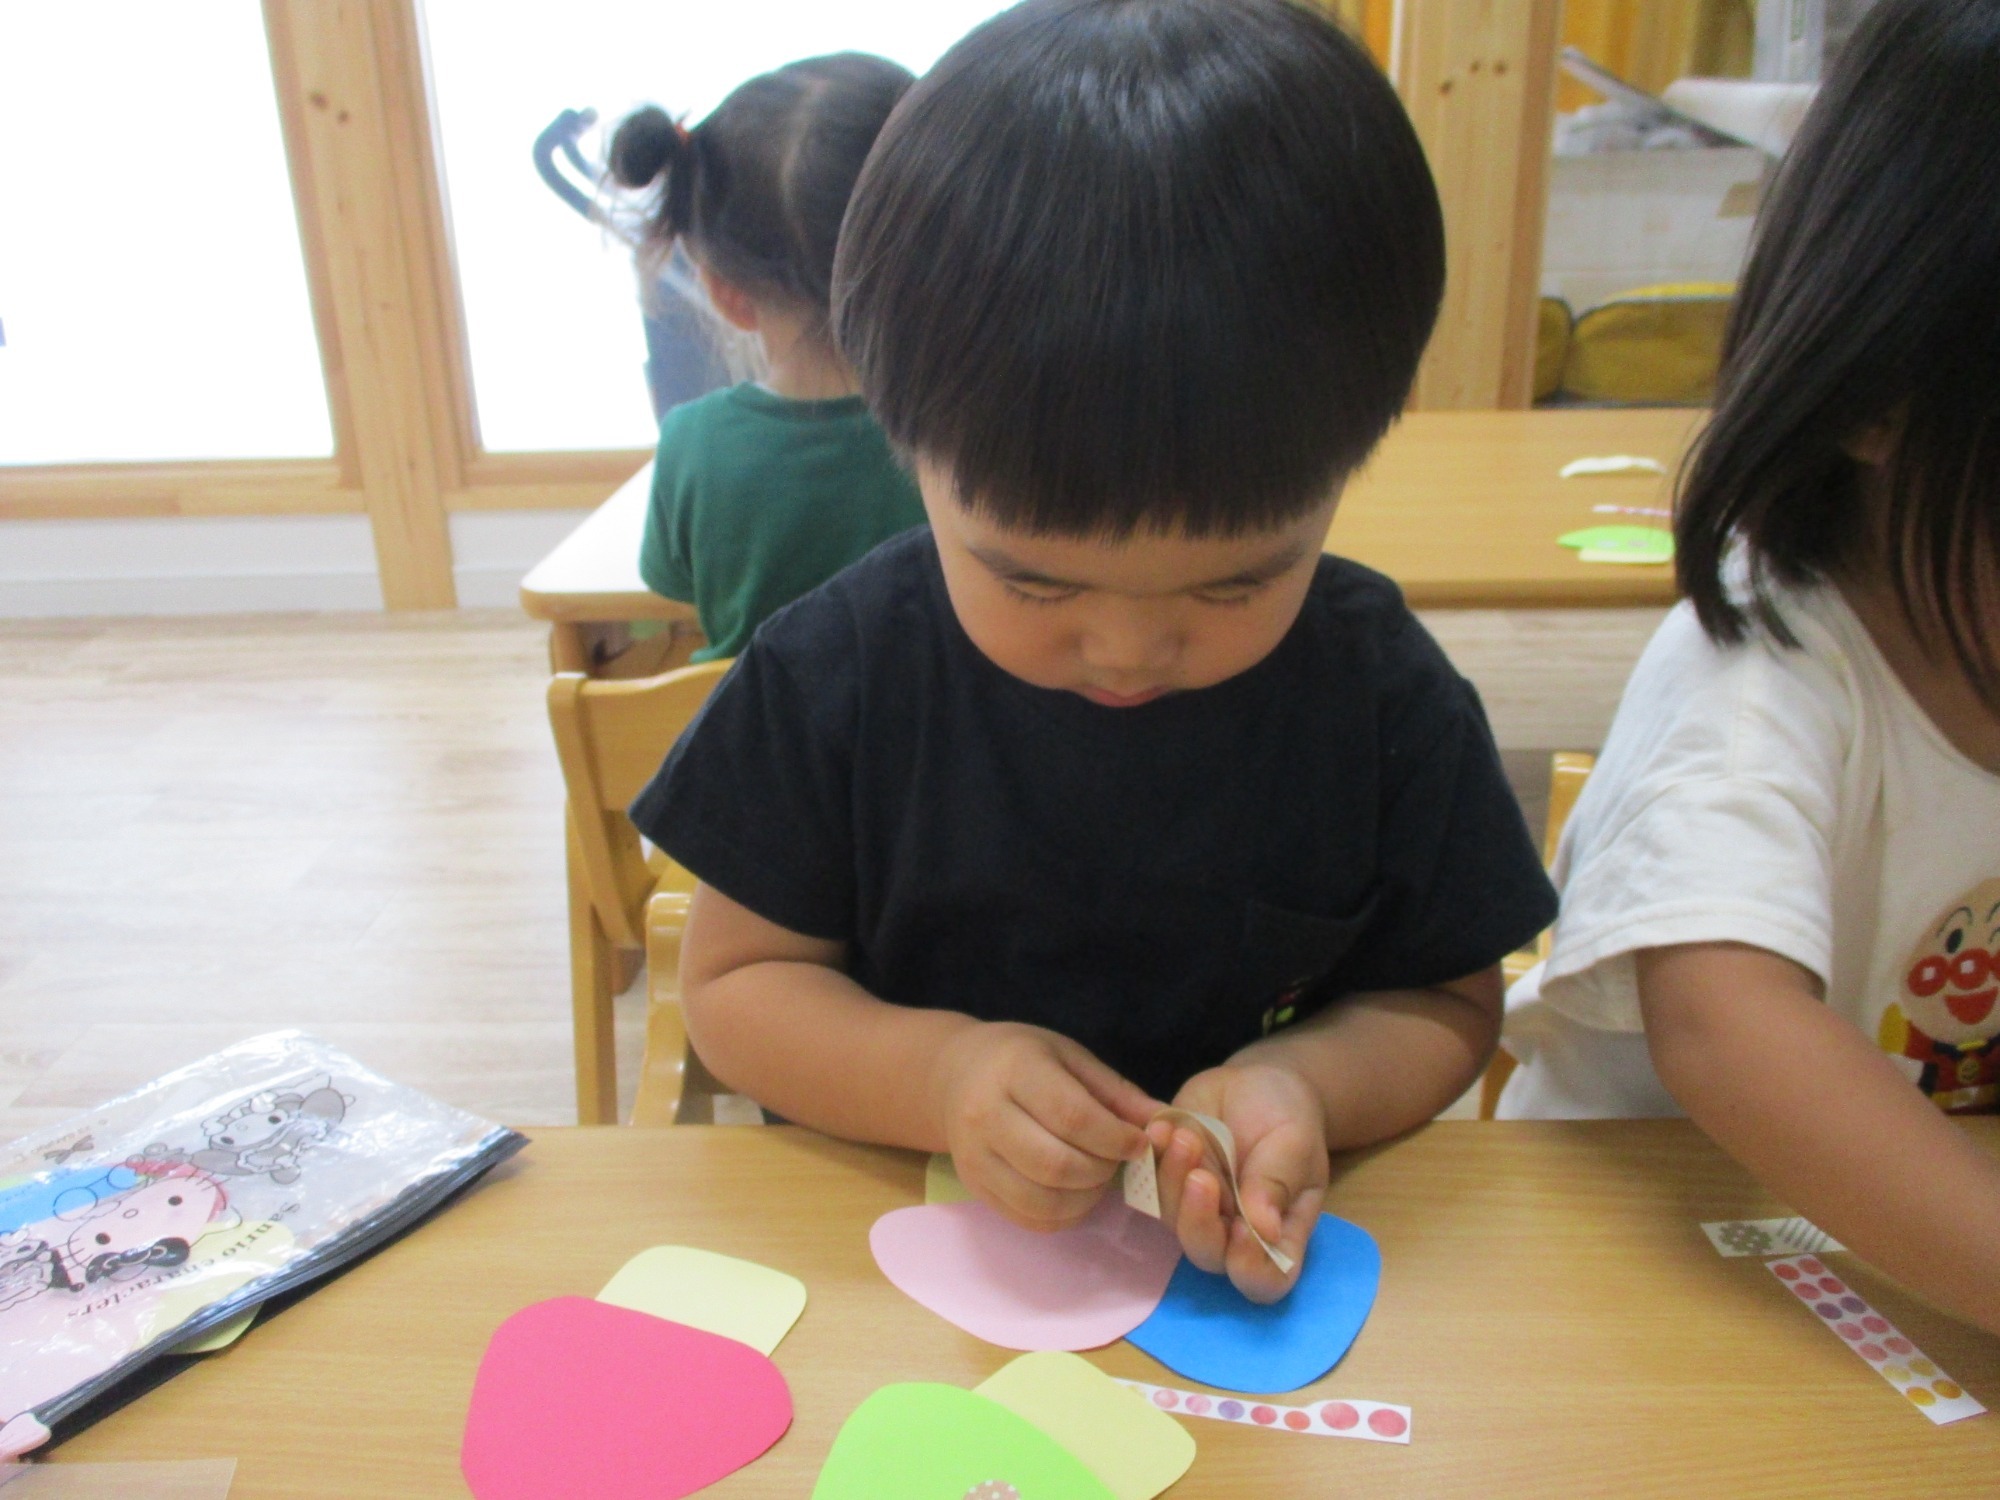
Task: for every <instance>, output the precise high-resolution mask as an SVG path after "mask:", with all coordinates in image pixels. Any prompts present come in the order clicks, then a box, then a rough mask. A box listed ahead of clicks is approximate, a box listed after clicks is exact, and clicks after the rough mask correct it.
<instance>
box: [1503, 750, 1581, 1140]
mask: <svg viewBox="0 0 2000 1500" xmlns="http://www.w3.org/2000/svg"><path fill="white" fill-rule="evenodd" d="M1596 764H1597V757H1596V756H1594V755H1586V754H1584V753H1583V752H1582V751H1578V750H1558V751H1556V753H1555V755H1554V756H1553V757H1551V759H1550V763H1549V816H1548V821H1547V822H1546V823H1545V824H1544V825H1543V827H1542V863H1543V865H1544V866H1547V865H1553V864H1554V863H1555V859H1556V845H1557V844H1559V843H1561V842H1562V831H1563V828H1564V827H1565V826H1566V825H1567V824H1568V822H1569V815H1570V813H1571V812H1573V811H1574V810H1575V808H1576V799H1577V797H1578V795H1579V794H1580V793H1581V792H1582V791H1583V784H1584V782H1585V781H1586V780H1588V779H1589V777H1590V768H1591V767H1592V766H1594V765H1596ZM1548 956H1549V933H1548V932H1546V931H1545V932H1543V933H1542V935H1541V936H1540V937H1538V938H1536V939H1535V946H1534V947H1532V948H1523V949H1522V950H1521V951H1520V952H1519V953H1510V954H1508V955H1507V956H1506V957H1505V958H1504V959H1502V960H1501V961H1500V973H1501V975H1502V977H1504V978H1505V979H1506V981H1507V983H1508V985H1509V986H1511V985H1512V984H1513V983H1514V981H1515V980H1517V979H1519V978H1520V977H1521V976H1522V975H1523V974H1525V973H1527V972H1528V970H1530V969H1532V968H1533V967H1534V966H1535V965H1536V964H1538V963H1540V962H1541V961H1542V960H1543V959H1545V958H1547V957H1548ZM1519 1066H1520V1063H1519V1060H1518V1059H1516V1058H1515V1056H1514V1055H1513V1053H1511V1052H1509V1051H1508V1050H1507V1049H1506V1048H1505V1047H1502V1048H1500V1050H1499V1051H1497V1052H1495V1053H1494V1054H1493V1061H1492V1062H1490V1063H1488V1064H1487V1065H1486V1076H1485V1077H1484V1078H1483V1079H1481V1080H1480V1084H1479V1118H1480V1119H1482V1120H1490V1119H1492V1118H1493V1115H1494V1112H1495V1110H1497V1109H1498V1108H1499V1106H1500V1091H1501V1090H1502V1089H1504V1088H1506V1087H1507V1080H1508V1079H1509V1078H1511V1077H1513V1076H1514V1069H1515V1068H1517V1067H1519Z"/></svg>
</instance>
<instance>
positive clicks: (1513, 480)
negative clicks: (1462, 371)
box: [521, 409, 1700, 671]
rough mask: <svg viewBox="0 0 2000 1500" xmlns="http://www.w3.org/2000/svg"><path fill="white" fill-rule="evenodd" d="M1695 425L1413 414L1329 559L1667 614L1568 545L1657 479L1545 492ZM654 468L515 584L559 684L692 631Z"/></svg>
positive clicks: (1471, 591) (1440, 583) (1455, 595)
mask: <svg viewBox="0 0 2000 1500" xmlns="http://www.w3.org/2000/svg"><path fill="white" fill-rule="evenodd" d="M1699 417H1700V413H1697V412H1692V411H1687V410H1680V409H1642V410H1604V411H1490V412H1412V413H1411V414H1410V415H1409V416H1407V417H1405V418H1404V419H1403V420H1402V422H1401V423H1400V424H1399V425H1398V426H1397V427H1396V429H1395V430H1394V431H1393V432H1391V433H1390V434H1389V437H1388V439H1387V441H1385V442H1384V443H1383V445H1382V448H1381V451H1380V452H1379V453H1377V454H1376V456H1375V459H1374V461H1373V462H1372V463H1370V464H1369V466H1368V468H1367V469H1366V470H1364V471H1363V472H1362V473H1361V474H1359V475H1358V476H1356V478H1355V480H1354V482H1353V483H1352V484H1351V485H1350V486H1349V488H1348V492H1347V496H1346V498H1345V499H1343V500H1342V502H1341V506H1340V513H1339V515H1338V516H1337V517H1336V518H1335V520H1334V523H1333V530H1332V532H1331V534H1330V535H1329V536H1328V538H1327V548H1328V550H1330V551H1333V552H1338V553H1341V554H1343V555H1344V556H1347V557H1352V558H1354V559H1356V560H1357V561H1360V562H1364V563H1367V564H1368V565H1369V566H1370V567H1372V568H1379V569H1381V570H1382V571H1383V572H1384V573H1387V574H1388V575H1389V576H1390V577H1392V578H1394V579H1395V580H1396V581H1397V582H1398V583H1400V584H1402V586H1403V592H1404V594H1405V595H1406V596H1407V597H1408V598H1409V601H1410V603H1411V604H1412V605H1414V606H1416V607H1417V608H1419V609H1424V608H1447V607H1473V608H1502V607H1512V608H1528V607H1537V606H1540V607H1547V606H1567V605H1620V604H1624V605H1645V604H1670V603H1672V602H1673V598H1674V584H1673V570H1672V568H1670V567H1668V566H1666V565H1665V564H1659V565H1642V566H1637V567H1634V566H1630V565H1617V564H1608V563H1585V562H1579V561H1578V560H1577V556H1576V553H1575V552H1574V551H1572V550H1571V549H1569V548H1567V547H1561V546H1558V545H1557V544H1556V538H1557V537H1558V536H1560V535H1562V534H1563V533H1564V532H1566V531H1574V530H1576V529H1577V528H1579V527H1583V526H1590V525H1603V524H1617V523H1622V522H1635V521H1644V520H1645V519H1646V518H1644V517H1637V516H1623V515H1598V514H1593V512H1592V509H1591V507H1592V506H1594V505H1618V506H1630V507H1659V508H1664V507H1665V506H1666V504H1667V499H1666V497H1667V495H1668V493H1669V489H1670V484H1669V481H1668V480H1666V479H1662V478H1658V477H1656V476H1643V475H1642V476H1638V477H1630V476H1616V477H1593V478H1581V479H1559V478H1557V477H1556V476H1557V473H1558V471H1560V470H1561V468H1562V467H1563V465H1564V464H1566V463H1568V462H1569V461H1570V460H1571V459H1573V458H1581V457H1583V456H1585V455H1587V454H1607V453H1631V454H1638V455H1643V456H1645V457H1649V458H1656V459H1658V460H1660V462H1661V463H1663V464H1665V465H1666V466H1667V467H1668V468H1669V469H1670V470H1671V469H1672V468H1673V466H1674V463H1675V461H1676V460H1677V458H1678V457H1679V454H1680V451H1681V448H1682V446H1683V444H1684V443H1685V441H1686V439H1687V436H1688V433H1689V432H1690V430H1691V429H1692V428H1693V426H1694V424H1695V422H1696V421H1697V420H1699ZM652 474H653V469H652V465H651V464H648V465H647V466H646V467H645V468H643V469H641V470H640V471H639V472H638V473H637V474H635V475H633V476H632V477H631V478H630V479H629V480H627V481H626V482H625V483H624V484H623V485H621V486H620V487H619V489H618V492H617V493H616V494H614V495H613V496H612V497H611V498H610V499H609V500H607V501H605V502H604V504H603V505H601V506H599V507H598V508H597V509H596V510H595V511H593V512H591V514H590V516H589V517H588V519H586V520H585V521H584V522H583V524H582V525H580V526H578V527H577V529H576V530H575V531H573V532H571V533H570V534H569V535H568V536H567V537H565V538H564V539H563V540H562V541H561V542H560V543H559V544H558V545H557V546H556V548H555V550H554V551H553V552H551V553H550V554H549V555H548V556H547V557H545V558H543V559H542V561H541V562H539V563H537V564H536V565H535V567H534V569H533V571H531V572H530V573H529V574H528V576H527V577H526V578H525V579H524V580H523V581H522V583H521V607H522V608H523V609H525V610H526V611H527V612H528V613H529V614H530V615H531V616H533V617H534V618H535V619H537V620H547V621H548V622H549V625H550V651H551V654H552V656H553V658H554V660H555V662H556V667H557V670H558V671H588V670H590V669H591V668H592V666H593V665H594V664H595V663H596V662H598V661H599V660H601V659H602V658H603V656H604V655H605V653H606V651H607V650H608V649H610V648H613V647H615V646H616V645H617V644H618V642H619V641H620V640H621V639H622V634H621V632H622V631H623V629H624V628H625V627H627V626H629V625H630V624H631V623H632V622H634V621H639V620H662V621H668V622H672V623H674V624H675V625H677V626H680V627H689V626H691V624H692V622H693V620H694V611H693V609H692V608H691V607H690V606H688V605H685V604H678V603H675V602H674V601H673V600H670V599H662V598H661V597H660V596H659V595H657V594H654V593H652V592H650V591H649V590H648V589H647V588H646V585H645V584H644V583H643V582H641V581H640V578H639V538H640V536H641V534H642V533H643V532H644V529H645V520H646V498H647V494H648V492H649V490H650V488H651V485H652Z"/></svg>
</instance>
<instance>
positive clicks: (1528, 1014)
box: [1501, 0, 2000, 1332]
mask: <svg viewBox="0 0 2000 1500" xmlns="http://www.w3.org/2000/svg"><path fill="white" fill-rule="evenodd" d="M1997 143H2000V0H1883V3H1882V4H1880V5H1878V6H1877V7H1876V8H1875V10H1874V11H1873V12H1871V14H1870V15H1869V17H1868V19H1867V21H1866V22H1865V23H1864V25H1863V27H1862V28H1861V30H1860V31H1859V32H1857V34H1856V35H1855V37H1854V39H1853V40H1852V42H1851V43H1850V44H1849V46H1848V48H1847V50H1846V51H1845V52H1844V53H1843V55H1842V57H1841V60H1840V62H1839V64H1838V66H1837V68H1836V69H1835V72H1834V75H1833V77H1832V78H1831V79H1830V80H1829V81H1828V83H1827V85H1826V87H1825V89H1824V90H1823V92H1822V94H1821V96H1820V98H1819V100H1818V102H1817V103H1816V104H1815V105H1814V107H1813V110H1812V112H1811V114H1810V115H1809V116H1808V118H1807V120H1806V123H1805V126H1804V128H1803V130H1802V131H1801V133H1800V135H1799V138H1798V140H1797V142H1796V144H1795V145H1794V146H1793V148H1792V153H1791V156H1790V158H1789V159H1788V160H1787V161H1786V163H1785V165H1784V167H1783V169H1782V171H1781V172H1780V174H1779V178H1778V181H1777V184H1776V186H1775V189H1774V191H1773V193H1772V196H1771V199H1770V202H1769V205H1768V206H1767V208H1766V209H1765V211H1764V217H1763V222H1762V224H1761V225H1760V227H1759V230H1758V235H1757V240H1756V244H1755V247H1754V249H1753V251H1752V254H1751V257H1750V263H1749V265H1748V267H1747V269H1746V271H1745V274H1744V278H1743V284H1742V288H1741V291H1740V293H1739V296H1738V299H1737V303H1736V309H1735V314H1734V317H1733V320H1732V323H1731V326H1730V330H1729V336H1728V341H1727V342H1728V347H1727V351H1726V354H1725V359H1724V367H1723V372H1722V380H1721V389H1720V392H1719V395H1718V400H1717V404H1716V410H1715V415H1714V418H1713V420H1712V421H1711V423H1710V424H1709V426H1708V428H1707V431H1706V432H1705V433H1704V435H1703V436H1702V438H1701V441H1700V444H1699V446H1698V448H1697V451H1696V453H1695V455H1694V457H1693V459H1692V461H1691V463H1690V466H1689V468H1688V471H1687V474H1686V477H1685V482H1684V485H1683V491H1682V494H1681V500H1680V506H1679V509H1678V512H1677V515H1676V519H1675V536H1676V540H1677V543H1678V552H1679V569H1680V581H1681V585H1682V588H1683V590H1684V592H1685V593H1686V594H1687V596H1688V598H1687V602H1685V603H1683V604H1682V605H1681V606H1680V607H1679V608H1678V609H1676V610H1675V611H1674V613H1673V614H1672V615H1670V616H1669V617H1668V619H1667V621H1666V623H1665V624H1664V625H1663V626H1662V627H1661V629H1660V632H1659V634H1658V635H1657V636H1656V637H1655V638H1654V639H1653V642H1652V644H1651V645H1650V646H1649V647H1648V648H1647V650H1646V653H1645V655H1644V657H1643V658H1642V659H1641V661H1640V663H1639V665H1638V667H1637V669H1636V670H1635V672H1634V674H1633V677H1632V681H1631V683H1630V685H1629V686H1628V687H1627V689H1626V692H1625V698H1624V702H1623V704H1622V705H1621V706H1620V708H1619V712H1618V718H1617V721H1616V722H1615V724H1614V725H1613V726H1612V730H1611V734H1610V737H1609V740H1608V742H1607V743H1606V745H1605V747H1604V753H1603V755H1602V757H1601V758H1600V760H1599V762H1598V765H1597V768H1596V770H1595V772H1594V773H1593V774H1592V776H1591V779H1590V781H1589V783H1588V784H1587V785H1586V787H1585V790H1584V793H1583V796H1582V799H1581V800H1580V801H1579V802H1578V804H1577V808H1576V811H1575V814H1574V815H1573V816H1572V818H1571V820H1570V823H1569V826H1568V828H1567V830H1566V832H1565V835H1564V838H1563V842H1562V845H1561V848H1560V851H1559V853H1558V856H1557V862H1556V875H1557V878H1558V880H1559V881H1560V883H1561V885H1562V915H1561V916H1560V918H1559V919H1558V920H1557V923H1556V928H1555V934H1554V940H1553V945H1552V948H1551V951H1550V956H1549V960H1548V963H1547V965H1546V966H1545V970H1544V971H1543V972H1540V973H1538V974H1535V975H1531V976H1530V977H1529V978H1528V979H1527V980H1524V981H1523V982H1522V984H1521V986H1519V987H1518V989H1517V993H1516V994H1515V995H1514V996H1513V997H1510V1008H1509V1017H1508V1026H1507V1040H1506V1046H1507V1047H1508V1049H1509V1050H1510V1051H1512V1052H1513V1053H1514V1054H1515V1055H1516V1056H1517V1057H1519V1058H1520V1059H1521V1063H1522V1065H1521V1067H1520V1068H1519V1070H1518V1071H1517V1072H1516V1074H1515V1076H1514V1077H1513V1079H1512V1080H1511V1081H1510V1083H1509V1085H1508V1087H1507V1090H1506V1093H1505V1095H1504V1096H1503V1099H1502V1102H1501V1113H1502V1115H1503V1116H1507V1117H1513V1118H1521V1117H1529V1116H1543V1117H1548V1116H1558V1117H1561V1116H1567V1117H1579V1116H1603V1115H1648V1114H1675V1113H1680V1112H1682V1111H1685V1112H1686V1113H1687V1114H1688V1115H1690V1116H1692V1117H1693V1119H1694V1120H1695V1121H1696V1123H1698V1124H1699V1125H1700V1126H1701V1127H1702V1128H1703V1129H1704V1130H1706V1131H1707V1132H1708V1133H1709V1134H1710V1135H1711V1136H1713V1137H1714V1139H1715V1140H1716V1141H1717V1142H1718V1143H1719V1144H1721V1145H1722V1146H1723V1147H1724V1148H1725V1149H1727V1150H1728V1151H1729V1152H1730V1153H1731V1154H1733V1155H1734V1156H1735V1157H1736V1158H1737V1159H1738V1160H1740V1161H1741V1162H1742V1163H1743V1164H1744V1165H1745V1166H1746V1167H1748V1168H1749V1169H1750V1170H1751V1171H1752V1172H1754V1173H1755V1174H1756V1175H1757V1176H1758V1177H1759V1178H1760V1179H1761V1180H1762V1181H1763V1182H1764V1184H1765V1185H1766V1186H1767V1187H1768V1188H1769V1189H1770V1190H1771V1191H1772V1193H1774V1194H1775V1195H1776V1196H1777V1197H1778V1198H1780V1199H1781V1200H1783V1201H1784V1202H1785V1203H1787V1204H1788V1205H1790V1207H1791V1208H1792V1209H1794V1210H1796V1211H1797V1212H1800V1213H1803V1214H1805V1215H1806V1216H1808V1217H1809V1218H1811V1219H1812V1220H1813V1221H1814V1222H1815V1223H1817V1224H1818V1225H1820V1226H1821V1227H1822V1228H1824V1229H1826V1230H1827V1231H1829V1232H1830V1233H1831V1234H1833V1235H1834V1236H1835V1237H1836V1238H1838V1239H1840V1240H1842V1241H1843V1242H1845V1243H1846V1244H1847V1245H1849V1246H1850V1247H1852V1248H1853V1249H1854V1250H1856V1251H1858V1252H1859V1253H1861V1254H1863V1255H1865V1256H1867V1257H1868V1258H1869V1259H1871V1260H1873V1261H1874V1262H1876V1263H1877V1264H1878V1265H1880V1266H1881V1267H1882V1268H1883V1269H1884V1270H1886V1271H1888V1272H1890V1273H1891V1274H1892V1275H1895V1276H1897V1277H1899V1278H1901V1279H1902V1280H1903V1281H1905V1282H1907V1283H1908V1284H1909V1285H1910V1286H1912V1287H1913V1288H1915V1289H1916V1290H1917V1291H1919V1292H1921V1293H1923V1294H1925V1295H1927V1296H1929V1297H1931V1298H1933V1299H1934V1300H1936V1301H1937V1302H1939V1303H1940V1304H1942V1305H1944V1306H1946V1307H1949V1308H1951V1309H1953V1310H1954V1311H1956V1312H1958V1313H1959V1314H1961V1315H1963V1316H1964V1317H1966V1318H1969V1319H1971V1320H1972V1321H1974V1322H1976V1323H1979V1324H1981V1325H1982V1326H1984V1327H1986V1328H1988V1329H1990V1330H1993V1331H1996V1332H2000V1161H1996V1160H1995V1159H1994V1158H1992V1157H1990V1156H1989V1155H1987V1154H1986V1153H1985V1152H1984V1151H1982V1150H1980V1149H1978V1148H1977V1147H1975V1146H1973V1145H1972V1144H1971V1143H1970V1142H1969V1141H1968V1139H1967V1137H1966V1136H1965V1135H1963V1134H1962V1133H1961V1132H1960V1131H1959V1130H1958V1129H1957V1128H1956V1127H1954V1126H1953V1125H1952V1124H1951V1122H1950V1121H1948V1120H1947V1119H1946V1118H1945V1116H1946V1114H1947V1113H1963V1112H1970V1111H1983V1112H1993V1111H1994V1110H1995V1109H1996V1107H2000V144H1997Z"/></svg>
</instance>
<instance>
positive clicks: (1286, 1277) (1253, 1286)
mask: <svg viewBox="0 0 2000 1500" xmlns="http://www.w3.org/2000/svg"><path fill="white" fill-rule="evenodd" d="M1229 1230H1230V1234H1229V1252H1228V1255H1227V1257H1226V1263H1225V1269H1226V1270H1227V1271H1228V1272H1229V1279H1230V1281H1231V1282H1232V1283H1234V1285H1235V1287H1236V1290H1237V1291H1239V1292H1241V1293H1242V1294H1243V1295H1244V1296H1245V1297H1248V1298H1249V1299H1250V1300H1251V1301H1252V1302H1276V1301H1278V1300H1279V1299H1280V1298H1281V1297H1283V1296H1284V1295H1285V1294H1286V1293H1287V1292H1289V1291H1290V1290H1291V1289H1292V1287H1293V1285H1294V1284H1295V1283H1296V1282H1297V1281H1298V1279H1299V1272H1300V1271H1301V1270H1302V1269H1303V1267H1304V1262H1303V1261H1300V1260H1298V1257H1296V1256H1294V1257H1293V1259H1294V1261H1295V1262H1297V1263H1296V1264H1294V1265H1293V1267H1292V1269H1291V1270H1290V1271H1280V1270H1279V1269H1278V1267H1277V1265H1276V1264H1275V1263H1274V1262H1273V1261H1272V1259H1271V1257H1270V1256H1268V1255H1266V1254H1265V1253H1264V1247H1263V1246H1262V1245H1260V1244H1258V1243H1257V1240H1256V1237H1255V1236H1253V1235H1252V1234H1251V1233H1250V1227H1249V1225H1247V1224H1245V1223H1244V1222H1243V1221H1242V1220H1241V1219H1231V1220H1230V1221H1229ZM1286 1248H1289V1247H1286Z"/></svg>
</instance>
